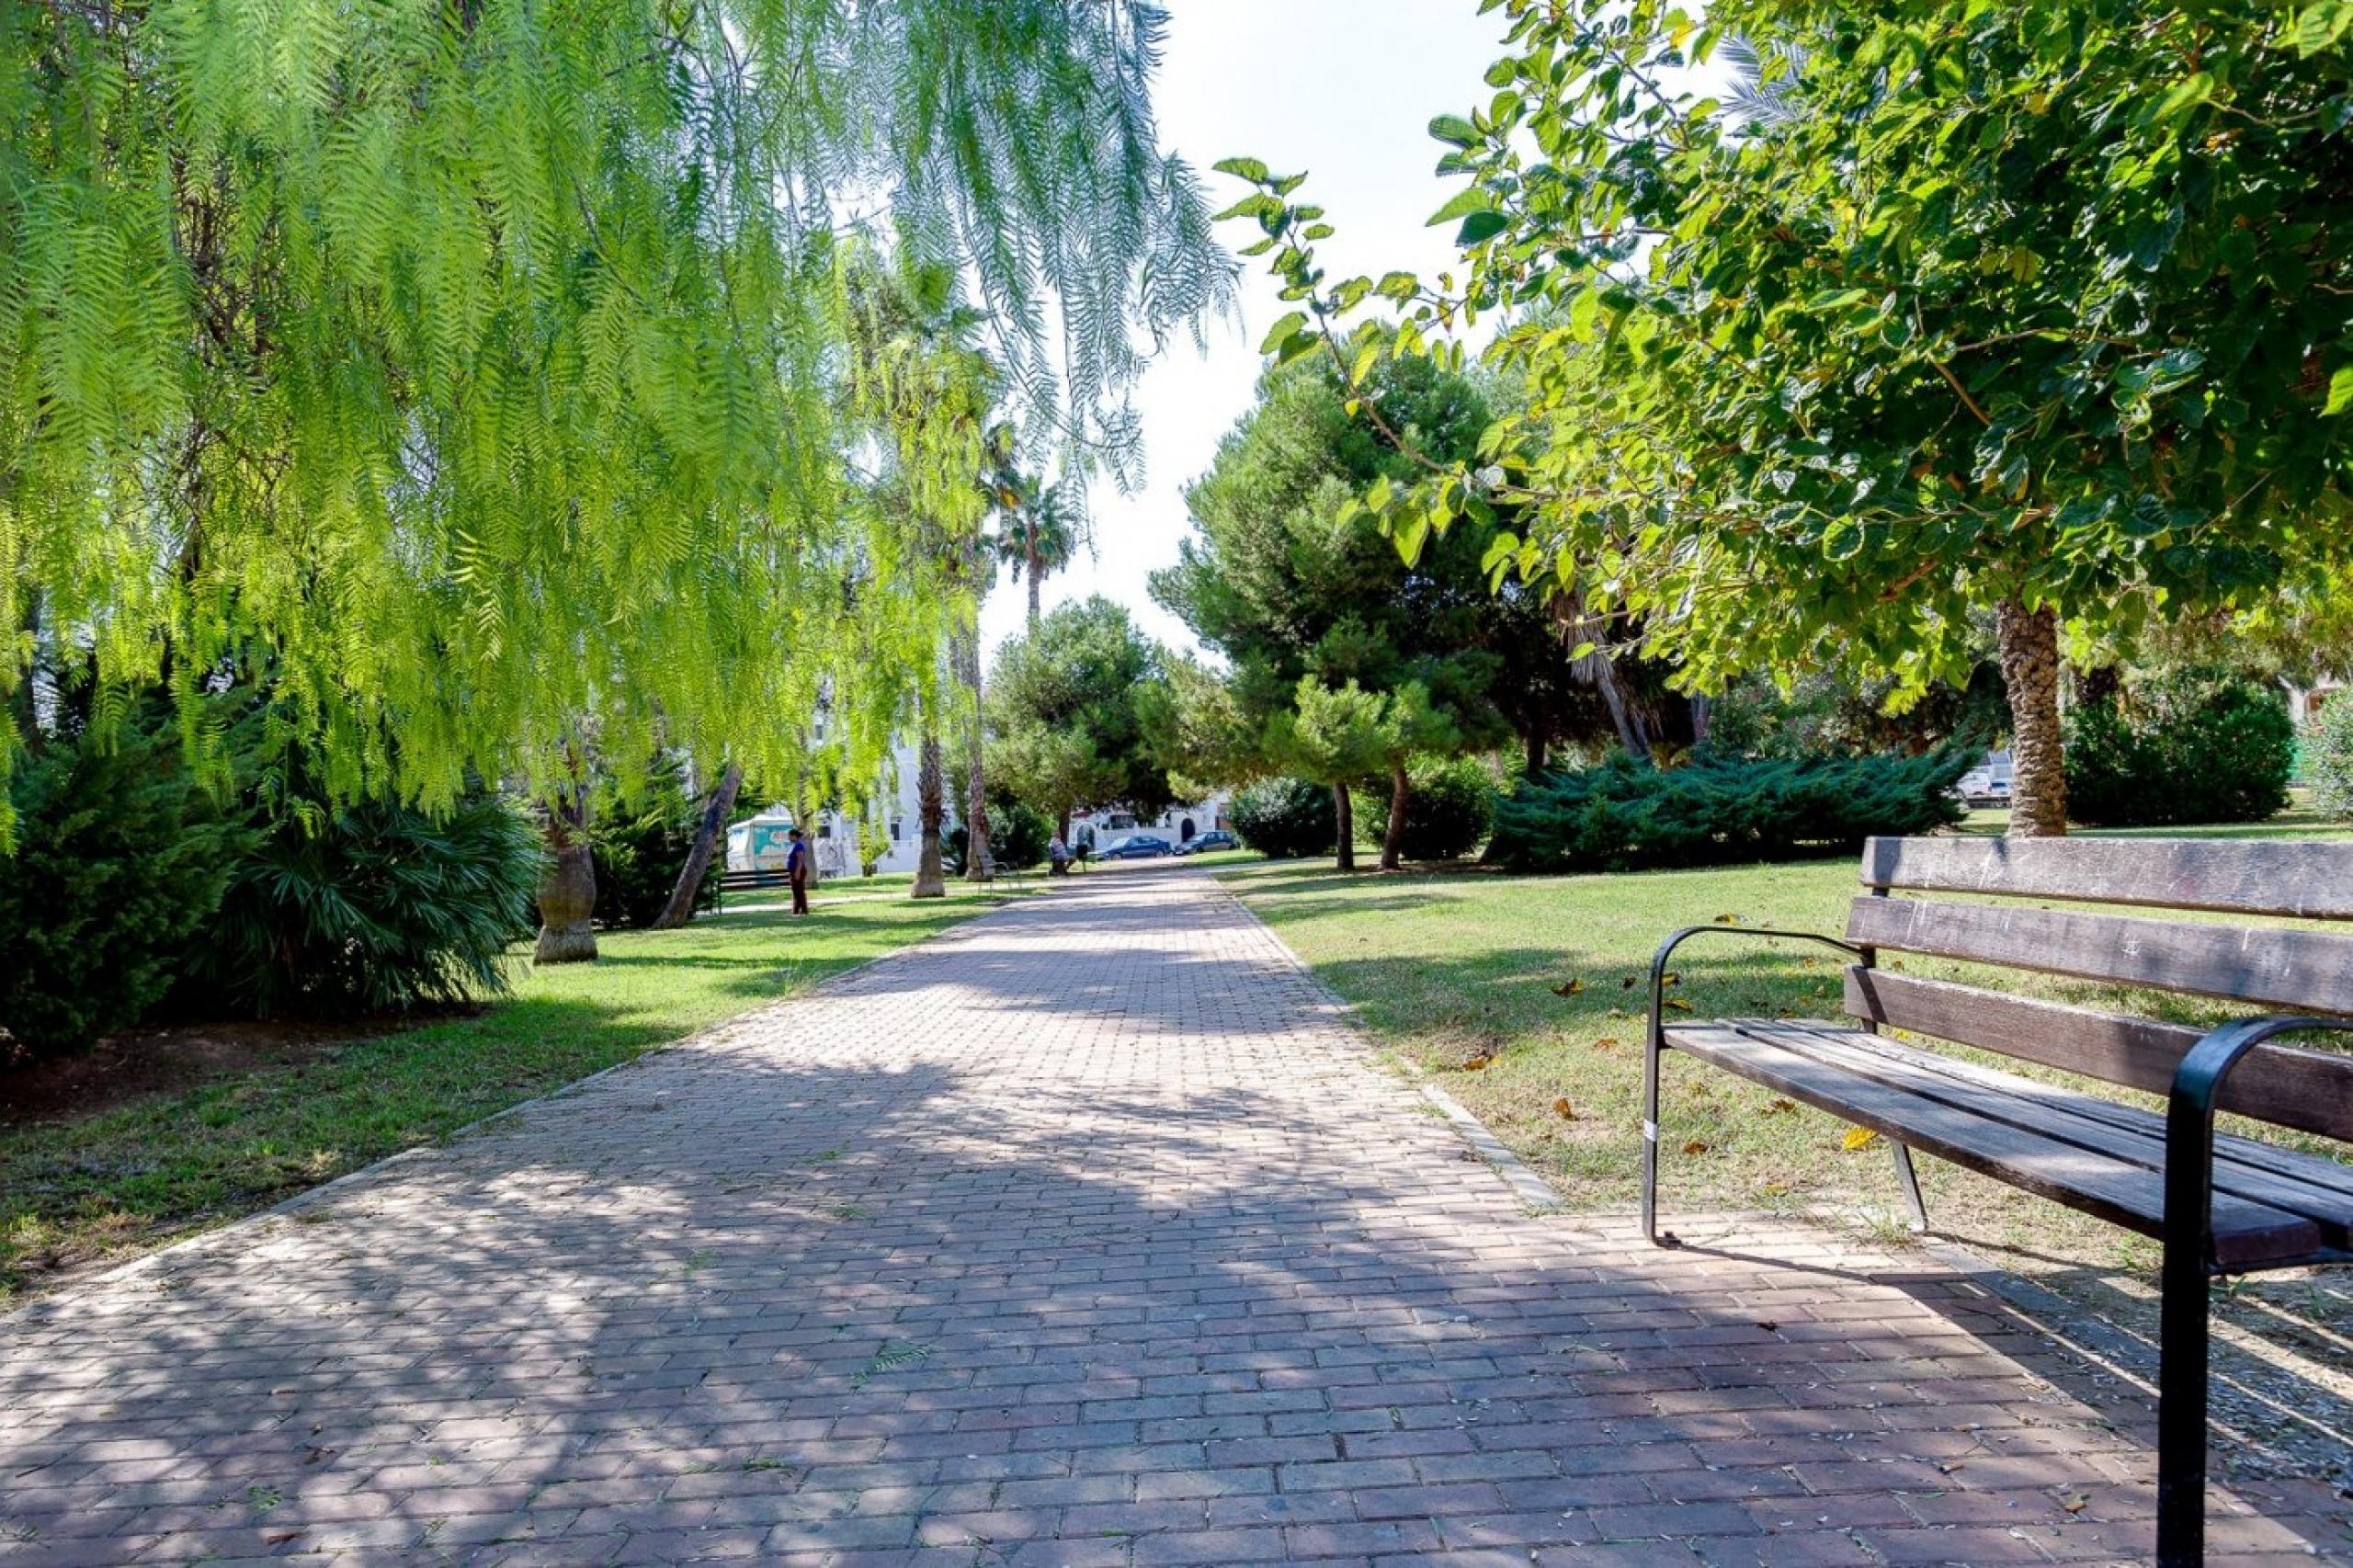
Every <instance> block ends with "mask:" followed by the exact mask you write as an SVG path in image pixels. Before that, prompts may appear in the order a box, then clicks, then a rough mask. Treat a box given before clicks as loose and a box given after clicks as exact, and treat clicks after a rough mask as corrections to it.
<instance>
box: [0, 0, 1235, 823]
mask: <svg viewBox="0 0 2353 1568" xmlns="http://www.w3.org/2000/svg"><path fill="white" fill-rule="evenodd" d="M1163 25H1164V23H1163V17H1162V16H1161V14H1160V12H1159V10H1158V9H1157V7H1155V6H1151V5H1147V4H1129V3H1120V0H369V3H366V4H351V3H348V0H244V3H240V4H235V5H223V4H220V3H218V0H145V3H143V4H142V3H139V0H45V3H33V0H0V565H5V573H0V615H5V617H6V626H7V627H8V628H9V629H10V630H11V631H12V632H13V633H14V639H13V643H12V647H11V653H10V656H9V657H8V658H7V659H6V660H5V661H0V685H5V687H6V689H7V690H8V691H9V692H10V693H11V694H12V695H13V697H14V700H13V701H12V703H11V709H12V712H13V714H14V716H15V724H16V728H17V738H18V740H19V741H20V742H23V741H28V740H29V739H30V738H31V731H32V729H33V727H34V726H35V725H36V723H37V722H38V710H39V708H40V702H39V701H37V700H34V699H32V696H31V693H32V687H31V685H30V683H29V677H30V676H32V675H33V674H34V673H35V672H37V671H48V672H52V676H51V678H61V677H59V676H57V675H56V672H70V673H71V674H72V675H73V676H74V678H77V679H78V678H80V677H81V676H84V675H85V674H86V675H92V676H95V678H96V680H97V687H98V692H99V696H98V698H97V712H98V715H99V717H100V719H101V720H102V721H103V720H104V719H105V718H106V717H107V716H108V715H110V714H112V713H114V712H116V711H119V710H120V709H121V707H122V706H123V704H124V703H125V702H126V700H127V694H128V693H130V692H131V691H133V690H135V689H136V688H138V687H142V686H146V685H153V684H162V685H164V686H165V687H168V688H169V689H170V690H171V691H172V693H173V694H174V695H175V697H176V699H177V701H178V706H179V710H180V712H181V714H182V717H183V722H184V729H185V731H186V734H187V738H188V743H189V744H190V748H191V752H192V754H193V755H194V756H196V758H197V759H198V761H199V763H200V764H201V763H202V762H203V761H204V760H205V758H206V756H207V754H208V744H209V741H210V737H209V735H208V733H207V726H206V718H205V715H206V704H205V702H204V701H203V696H204V693H205V692H206V691H207V690H208V689H210V688H212V687H218V686H219V685H221V684H222V683H223V682H225V681H232V680H233V681H241V682H250V683H254V684H257V685H259V686H261V687H264V688H265V689H266V690H267V692H268V693H269V699H270V701H271V702H272V703H273V704H274V709H275V713H274V719H275V724H276V727H277V732H278V734H279V735H280V736H281V737H282V738H284V739H287V740H290V741H299V742H301V743H303V744H305V745H306V747H307V749H308V750H309V751H310V752H311V754H312V755H313V756H316V757H319V758H322V759H324V767H326V769H327V772H328V774H329V778H328V782H329V784H330V785H331V787H332V788H333V789H335V790H336V791H337V792H339V793H342V794H345V795H354V794H360V793H378V794H391V795H397V796H399V797H402V798H404V799H408V800H412V801H421V802H423V803H425V804H426V805H428V806H431V805H437V804H440V803H444V802H447V801H450V800H451V799H453V798H454V797H455V795H456V793H457V791H458V790H459V789H460V785H461V782H462V780H463V778H464V777H465V773H466V770H467V769H468V767H475V768H478V769H480V770H482V771H483V772H485V773H494V774H506V773H509V772H512V771H520V772H522V773H524V774H526V775H529V776H530V777H531V778H533V780H534V781H535V782H538V781H540V780H543V779H545V778H547V777H549V776H550V774H551V772H552V771H553V770H554V769H555V768H556V767H558V766H560V765H559V764H558V763H557V761H556V758H557V757H558V755H559V754H560V752H561V750H562V746H563V740H564V737H565V736H567V735H569V734H574V733H578V731H579V730H580V728H581V727H582V726H584V725H585V726H587V727H589V728H590V729H591V730H592V731H593V733H595V734H596V735H597V737H598V740H599V743H600V744H602V745H603V746H604V747H605V748H606V749H607V750H608V753H609V754H611V755H617V756H618V755H643V749H642V748H645V747H648V746H650V744H651V743H652V742H653V741H654V738H655V737H656V735H657V734H658V735H659V736H660V737H661V738H662V739H663V740H665V741H666V742H667V743H668V744H679V745H685V746H688V747H691V748H693V749H694V750H695V751H696V752H697V753H699V755H702V756H705V757H713V756H717V755H718V754H719V753H720V752H722V750H725V751H728V752H730V753H731V754H733V755H734V756H737V757H739V758H740V759H742V760H744V761H745V762H746V763H747V765H749V766H750V767H752V769H753V771H754V772H755V773H756V774H767V775H770V776H774V777H781V776H786V775H790V774H791V773H792V772H794V771H795V769H796V767H797V762H796V758H795V756H793V751H794V747H795V746H796V744H797V742H796V740H795V738H794V737H796V736H797V735H799V734H801V733H805V729H806V723H807V720H808V716H809V715H811V714H812V713H813V710H814V709H815V707H816V704H817V701H818V698H819V693H820V691H821V690H822V689H825V688H826V687H827V686H828V683H829V682H831V683H834V684H835V685H836V686H837V687H840V688H841V690H842V692H843V695H845V696H847V695H851V692H850V688H853V687H855V688H859V689H864V688H877V689H880V688H881V687H888V686H889V685H890V684H891V683H892V680H893V679H894V678H897V677H898V676H905V675H906V672H911V671H917V672H919V671H924V670H927V669H929V668H930V667H931V666H932V665H934V664H935V663H936V657H935V655H936V651H937V647H938V638H939V635H940V633H941V631H942V630H943V629H944V626H945V625H946V623H947V622H948V621H949V620H950V619H953V617H954V616H955V614H956V613H958V611H957V608H956V607H955V606H954V604H953V603H952V600H951V598H949V597H943V596H941V595H940V594H938V593H936V592H931V591H927V588H926V585H925V584H924V583H923V582H922V581H920V580H919V578H920V573H918V572H916V570H915V568H914V567H913V566H911V565H910V563H909V561H908V554H909V549H910V547H909V543H908V540H909V539H910V535H909V532H908V530H907V529H906V528H904V526H903V525H902V524H901V523H899V522H897V521H894V520H893V517H892V509H891V508H889V507H883V506H876V505H874V504H872V503H871V502H870V499H869V498H868V495H867V492H868V491H869V490H870V489H871V488H872V486H873V483H874V475H875V474H876V473H877V472H881V471H882V470H885V469H887V470H888V471H889V472H890V475H891V479H890V483H892V486H893V487H894V488H896V489H897V490H899V491H901V492H903V493H904V494H910V495H913V496H915V497H916V498H917V499H919V500H920V499H922V498H925V497H935V498H936V497H939V496H945V495H948V494H950V493H951V491H953V490H954V489H955V488H956V487H957V486H959V485H961V488H962V489H963V490H966V491H969V490H971V489H972V483H971V476H972V475H973V474H975V473H977V472H978V470H979V467H980V464H981V454H980V420H979V417H978V414H977V413H976V412H972V411H970V410H968V409H967V408H966V407H965V403H968V402H969V401H970V400H969V399H964V400H949V402H948V403H947V404H946V405H945V406H943V405H942V404H941V403H940V402H939V401H938V399H936V398H926V397H925V396H923V395H920V389H921V388H922V387H923V386H924V385H925V383H926V378H927V377H928V378H938V377H939V376H944V375H949V374H950V373H951V369H952V367H953V366H954V365H960V364H961V365H964V366H967V367H970V366H972V365H978V364H984V365H985V366H987V367H988V368H989V371H990V373H989V376H988V377H987V378H986V380H987V395H988V397H989V398H991V399H992V400H994V401H995V403H997V404H998V407H999V409H1000V411H1003V410H1007V409H1009V410H1011V411H1012V412H1013V413H1014V414H1015V415H1016V417H1017V418H1018V419H1019V421H1020V422H1021V424H1022V425H1023V427H1024V428H1025V429H1028V430H1030V431H1033V432H1045V433H1046V434H1045V435H1044V436H1043V437H1040V438H1041V439H1045V440H1060V441H1062V442H1063V443H1065V444H1066V447H1067V449H1068V450H1069V452H1070V453H1073V454H1078V453H1091V454H1096V455H1098V456H1099V455H1101V454H1106V453H1108V454H1110V455H1111V456H1113V457H1115V458H1120V457H1125V456H1129V455H1131V449H1132V434H1133V432H1132V426H1131V419H1130V415H1128V413H1127V411H1126V407H1125V403H1124V401H1123V392H1124V389H1125V388H1126V387H1127V386H1128V385H1129V383H1130V382H1131V380H1132V378H1133V376H1134V374H1135V373H1136V371H1137V369H1138V367H1139V363H1140V356H1141V355H1142V354H1143V353H1145V352H1147V351H1148V350H1149V348H1150V347H1151V346H1152V345H1153V344H1154V343H1155V342H1157V341H1158V340H1159V339H1160V338H1162V337H1163V336H1165V335H1166V334H1167V333H1169V332H1170V331H1172V330H1173V329H1174V328H1176V326H1178V325H1179V324H1186V323H1188V322H1189V321H1191V320H1192V319H1194V318H1196V317H1197V316H1198V315H1199V312H1202V311H1203V310H1204V309H1205V308H1208V307H1209V306H1211V304H1213V303H1214V302H1215V301H1217V300H1218V299H1219V298H1220V297H1221V296H1222V291H1223V290H1224V289H1225V287H1226V283H1227V278H1228V272H1227V269H1226V267H1225V264H1224V263H1223V261H1222V258H1221V257H1220V256H1219V255H1218V253H1217V251H1216V249H1215V247H1214V245H1213V244H1211V241H1210V239H1209V238H1208V231H1209V225H1208V222H1207V220H1206V216H1205V213H1204V211H1203V209H1202V205H1201V203H1200V201H1199V199H1198V197H1197V194H1196V190H1195V187H1194V182H1193V178H1192V176H1191V174H1190V172H1189V171H1188V169H1187V167H1186V166H1185V165H1183V164H1182V163H1181V162H1179V161H1177V160H1176V159H1175V158H1174V157H1172V156H1170V155H1168V154H1167V153H1164V152H1163V151H1162V150H1161V148H1160V146H1159V143H1158V137H1157V133H1156V131H1155V129H1154V122H1153V118H1152V113H1151V105H1150V99H1149V93H1148V86H1149V81H1150V76H1151V73H1152V70H1153V67H1154V62H1155V59H1156V56H1157V52H1158V48H1159V40H1160V34H1161V30H1162V28H1163ZM882 258H887V259H882ZM926 267H927V268H929V269H931V271H930V273H929V274H928V275H929V276H932V277H935V278H945V279H946V280H947V287H948V289H949V293H950V294H951V296H953V298H952V300H951V301H950V303H951V304H957V303H967V304H969V306H970V307H971V309H970V310H969V311H968V312H965V316H966V319H967V320H968V321H969V327H968V329H967V330H966V332H965V335H966V336H967V337H968V338H969V339H971V341H970V342H967V343H964V344H961V345H952V346H951V347H952V348H953V352H952V353H950V354H948V355H946V356H945V357H942V354H941V353H940V352H939V345H938V343H937V342H935V341H934V340H933V339H930V338H926V337H924V335H922V334H920V333H917V334H914V335H910V334H909V333H908V332H907V330H906V329H905V324H904V323H900V324H895V325H889V326H887V327H885V328H881V329H878V327H877V325H876V320H875V317H874V314H873V312H871V311H870V310H869V309H867V308H866V307H865V306H863V305H862V304H861V299H862V297H863V296H864V295H866V294H867V293H870V291H871V290H870V289H868V288H865V287H863V286H861V284H860V282H859V279H860V278H874V277H876V276H879V275H884V274H888V275H891V276H893V277H898V278H906V277H912V276H918V275H921V272H920V269H922V268H926ZM947 314H949V315H953V314H955V312H954V311H952V310H951V311H949V312H947ZM917 340H921V341H922V342H923V343H924V344H926V345H928V347H921V348H910V347H908V346H907V345H908V344H909V343H912V342H915V341H917ZM918 361H921V363H919V362H918ZM911 388H913V389H917V390H916V392H915V394H914V395H911V394H910V392H909V389H911ZM893 389H896V390H893ZM968 415H969V416H968ZM967 426H970V428H967ZM878 454H879V456H878ZM961 504H962V503H958V505H961ZM908 678H915V677H913V676H909V677H908ZM925 678H927V677H925ZM889 706H890V704H888V703H885V702H882V701H881V699H873V700H870V701H866V702H865V703H864V708H865V710H874V711H881V710H884V709H886V708H888V707H889ZM857 728H858V730H859V731H860V732H861V733H870V732H872V731H873V730H874V729H876V728H877V725H875V724H863V725H859V726H857ZM872 744H879V743H872Z"/></svg>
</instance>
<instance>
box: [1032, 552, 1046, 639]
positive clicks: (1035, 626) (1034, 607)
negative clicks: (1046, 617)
mask: <svg viewBox="0 0 2353 1568" xmlns="http://www.w3.org/2000/svg"><path fill="white" fill-rule="evenodd" d="M1041 575H1043V574H1042V573H1040V571H1039V570H1038V558H1037V557H1036V556H1034V555H1032V556H1031V557H1030V558H1029V630H1030V631H1037V630H1038V593H1039V590H1040V588H1042V587H1043V586H1044V585H1043V584H1041V583H1040V582H1039V580H1038V579H1039V578H1040V576H1041Z"/></svg>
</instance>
